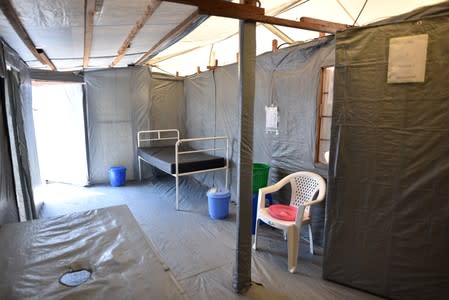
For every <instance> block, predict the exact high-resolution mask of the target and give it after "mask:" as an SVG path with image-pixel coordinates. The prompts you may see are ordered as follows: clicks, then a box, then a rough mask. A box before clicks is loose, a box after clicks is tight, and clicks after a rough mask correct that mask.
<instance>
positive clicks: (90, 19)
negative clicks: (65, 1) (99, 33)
mask: <svg viewBox="0 0 449 300" xmlns="http://www.w3.org/2000/svg"><path fill="white" fill-rule="evenodd" d="M94 15H95V0H85V2H84V53H83V68H84V69H85V68H87V67H88V66H89V57H90V51H91V49H92V40H93V37H94Z"/></svg>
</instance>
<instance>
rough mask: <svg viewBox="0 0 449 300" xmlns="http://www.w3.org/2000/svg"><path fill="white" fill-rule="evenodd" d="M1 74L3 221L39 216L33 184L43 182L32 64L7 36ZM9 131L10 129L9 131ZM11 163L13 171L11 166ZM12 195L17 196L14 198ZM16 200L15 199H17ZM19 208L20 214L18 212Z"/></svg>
mask: <svg viewBox="0 0 449 300" xmlns="http://www.w3.org/2000/svg"><path fill="white" fill-rule="evenodd" d="M0 48H1V50H0V76H1V77H2V78H3V79H2V80H4V81H3V86H2V87H3V90H2V99H1V101H2V112H1V113H2V114H3V118H4V120H3V124H4V126H5V125H6V127H5V132H4V135H3V140H2V145H5V146H6V145H8V146H9V151H8V150H6V149H4V151H2V159H5V161H4V163H2V164H1V167H2V170H1V173H0V177H1V182H3V184H2V187H4V188H5V190H3V189H2V198H1V199H0V204H1V206H0V216H2V219H1V220H0V223H3V222H10V221H18V220H20V221H25V220H30V219H33V218H35V217H36V212H35V207H34V202H33V192H32V188H33V187H35V186H37V185H38V184H40V176H39V166H38V164H37V151H36V143H35V136H34V124H33V117H32V107H31V80H30V76H29V69H28V66H27V65H26V64H25V63H24V62H23V61H22V60H21V58H20V57H19V56H18V54H17V53H16V52H15V51H14V50H13V49H12V48H10V47H9V46H8V45H7V44H6V43H5V42H4V41H3V40H1V41H0ZM6 131H7V132H6ZM9 163H11V167H12V172H11V170H10V168H9ZM12 195H14V196H13V198H10V197H11V196H12ZM14 202H15V203H14ZM16 211H17V212H18V215H16ZM16 217H17V219H16Z"/></svg>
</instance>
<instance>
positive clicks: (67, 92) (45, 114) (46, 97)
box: [32, 81, 88, 186]
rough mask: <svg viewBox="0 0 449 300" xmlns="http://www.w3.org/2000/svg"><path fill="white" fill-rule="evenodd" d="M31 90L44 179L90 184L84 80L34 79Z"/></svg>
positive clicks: (43, 180) (40, 163)
mask: <svg viewBox="0 0 449 300" xmlns="http://www.w3.org/2000/svg"><path fill="white" fill-rule="evenodd" d="M32 91H33V118H34V127H35V132H36V147H37V153H38V159H39V168H40V173H41V174H40V175H41V180H42V182H43V183H44V182H47V183H51V182H60V183H69V184H75V185H82V186H84V185H87V184H88V165H87V150H86V149H87V148H86V135H85V132H86V130H85V117H84V116H85V114H84V105H83V103H84V101H83V84H82V83H61V82H47V81H45V82H44V81H33V89H32Z"/></svg>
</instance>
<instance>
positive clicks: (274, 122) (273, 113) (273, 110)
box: [265, 106, 278, 134]
mask: <svg viewBox="0 0 449 300" xmlns="http://www.w3.org/2000/svg"><path fill="white" fill-rule="evenodd" d="M265 115H266V120H265V130H266V131H267V132H275V133H276V134H277V130H278V108H277V106H265Z"/></svg>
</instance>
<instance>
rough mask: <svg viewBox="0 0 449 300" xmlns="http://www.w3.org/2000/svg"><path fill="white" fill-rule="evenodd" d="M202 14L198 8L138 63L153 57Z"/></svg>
mask: <svg viewBox="0 0 449 300" xmlns="http://www.w3.org/2000/svg"><path fill="white" fill-rule="evenodd" d="M199 17H200V15H199V14H198V10H195V11H194V12H193V13H192V14H191V15H190V16H188V17H187V18H186V19H185V20H184V21H182V22H181V23H180V24H179V25H178V26H176V27H175V28H174V29H173V30H171V31H170V32H169V33H167V34H166V35H165V36H164V37H163V38H162V39H161V40H160V41H159V42H157V43H156V45H154V46H153V47H152V48H151V49H150V50H148V51H147V52H146V53H145V54H144V55H142V56H141V57H140V58H139V59H138V60H137V61H136V62H135V64H136V65H143V64H145V63H146V62H147V61H148V60H149V59H151V57H152V55H153V54H154V53H156V51H158V50H159V49H161V48H162V47H163V46H165V45H167V44H168V43H170V42H171V41H173V40H175V39H176V37H177V36H178V35H180V34H181V33H182V32H183V31H184V30H186V29H187V28H188V27H189V26H191V25H192V23H194V22H195V21H196V20H197V19H198V18H199Z"/></svg>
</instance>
